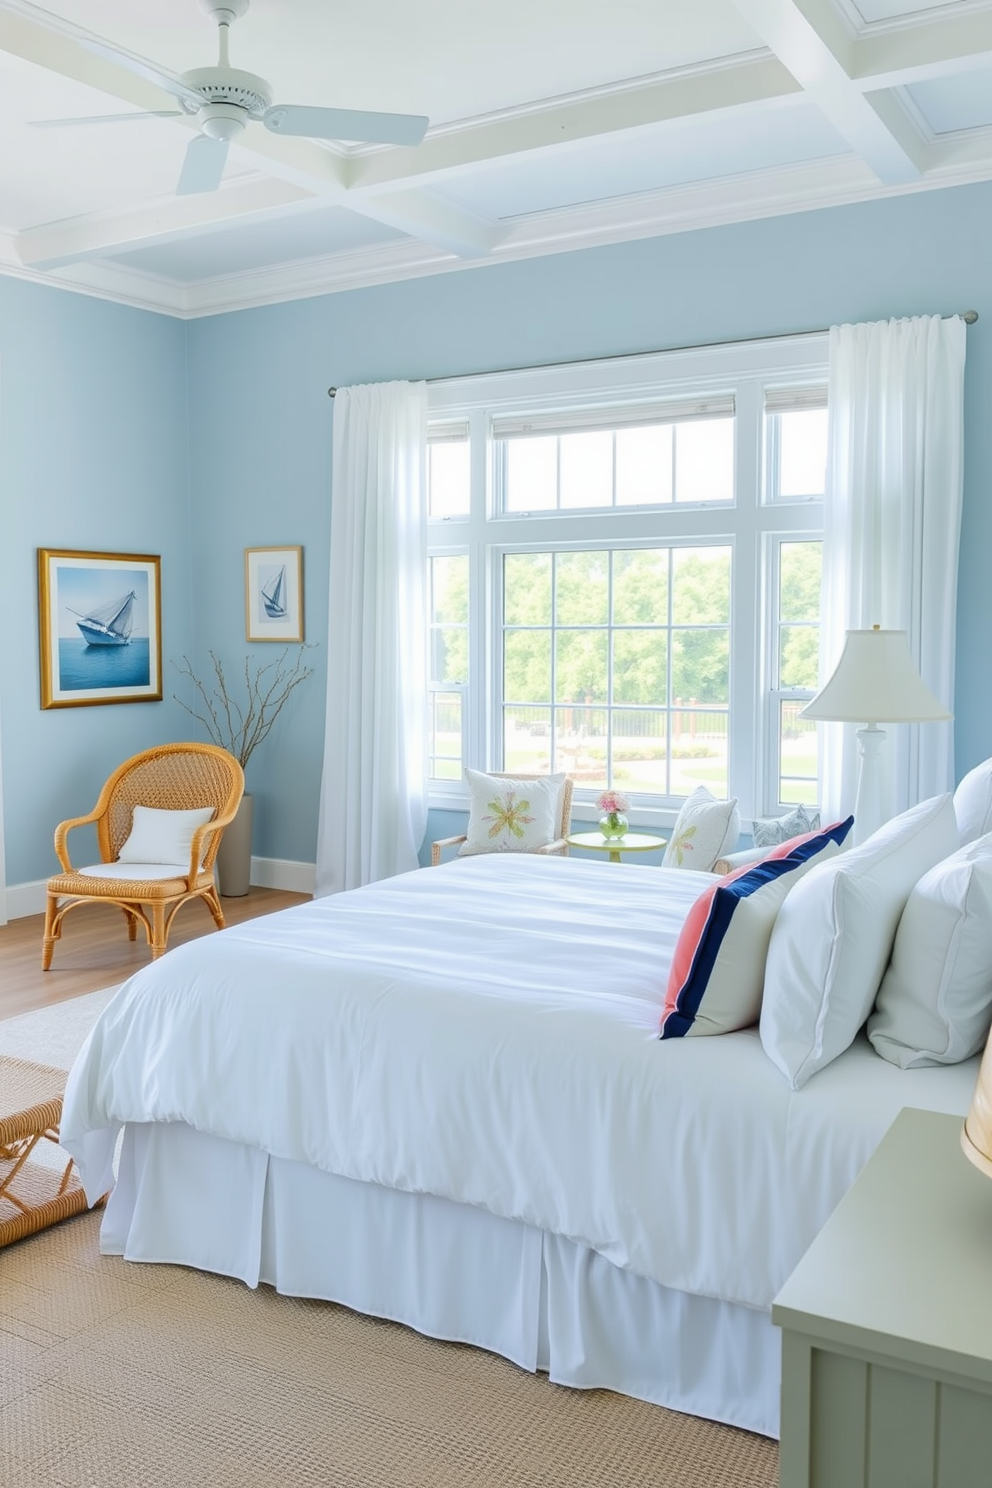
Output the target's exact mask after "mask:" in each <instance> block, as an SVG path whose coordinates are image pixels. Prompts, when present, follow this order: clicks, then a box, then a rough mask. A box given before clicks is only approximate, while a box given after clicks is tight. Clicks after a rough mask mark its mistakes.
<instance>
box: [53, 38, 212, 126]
mask: <svg viewBox="0 0 992 1488" xmlns="http://www.w3.org/2000/svg"><path fill="white" fill-rule="evenodd" d="M76 39H77V41H78V42H79V45H80V46H82V47H85V48H86V50H87V51H88V52H92V53H93V54H94V56H96V57H102V58H103V59H104V61H106V62H113V63H114V65H115V66H116V67H123V68H125V69H126V71H127V72H132V73H134V76H135V77H139V78H143V79H144V81H145V82H146V83H154V84H155V86H156V88H161V89H163V91H164V92H166V93H171V94H172V96H173V98H178V99H179V101H180V103H188V104H189V105H190V107H191V108H192V109H198V108H200V106H201V105H202V103H203V95H202V94H200V93H197V91H196V89H195V88H190V87H188V86H187V85H186V84H185V83H184V82H183V81H182V79H181V78H177V77H174V76H173V75H172V73H171V72H166V71H165V69H164V68H162V67H156V66H155V63H154V62H148V61H146V60H145V58H144V57H137V56H135V54H134V53H133V52H125V51H122V50H121V49H120V48H119V47H115V46H111V44H110V42H109V41H104V40H103V39H102V38H101V37H98V36H90V35H88V34H86V33H85V32H77V33H76Z"/></svg>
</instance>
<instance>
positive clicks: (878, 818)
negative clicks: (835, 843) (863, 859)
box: [851, 723, 885, 847]
mask: <svg viewBox="0 0 992 1488" xmlns="http://www.w3.org/2000/svg"><path fill="white" fill-rule="evenodd" d="M884 743H885V730H884V729H880V728H879V726H878V724H877V723H869V724H868V725H867V727H866V728H859V729H858V753H859V755H860V756H861V766H860V769H859V771H858V795H857V800H856V801H855V803H854V827H853V830H852V832H851V841H852V843H853V845H854V846H855V847H857V846H858V845H859V843H862V842H865V841H867V839H868V838H869V837H871V836H872V835H873V833H875V832H877V831H878V829H879V827H880V826H882V825H883V824H884V821H885V816H884V813H883V809H882V768H881V751H882V745H883V744H884Z"/></svg>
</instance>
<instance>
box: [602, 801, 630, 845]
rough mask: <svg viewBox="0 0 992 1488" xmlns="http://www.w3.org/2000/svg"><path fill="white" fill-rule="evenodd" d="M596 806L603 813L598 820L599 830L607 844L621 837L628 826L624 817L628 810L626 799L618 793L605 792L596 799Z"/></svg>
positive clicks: (628, 805)
mask: <svg viewBox="0 0 992 1488" xmlns="http://www.w3.org/2000/svg"><path fill="white" fill-rule="evenodd" d="M596 805H597V807H598V808H599V810H600V811H601V812H602V813H603V815H602V816H601V817H600V818H599V830H600V831H601V832H602V834H603V836H604V837H605V838H606V840H607V842H613V841H615V840H616V839H617V838H618V837H622V836H623V834H624V833H625V832H626V830H627V828H628V826H629V825H630V823H629V822H628V820H627V816H626V813H627V812H628V811H629V809H630V802H629V801H628V800H627V797H626V796H625V795H623V794H622V792H620V791H616V790H607V791H604V792H603V794H602V795H601V796H598V797H597V798H596Z"/></svg>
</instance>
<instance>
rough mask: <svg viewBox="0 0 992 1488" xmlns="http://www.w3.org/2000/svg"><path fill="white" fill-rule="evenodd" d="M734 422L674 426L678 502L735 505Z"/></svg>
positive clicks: (721, 421) (692, 423)
mask: <svg viewBox="0 0 992 1488" xmlns="http://www.w3.org/2000/svg"><path fill="white" fill-rule="evenodd" d="M733 499H734V420H733V419H732V418H726V419H693V420H692V421H691V422H690V423H686V424H676V425H675V500H676V501H733Z"/></svg>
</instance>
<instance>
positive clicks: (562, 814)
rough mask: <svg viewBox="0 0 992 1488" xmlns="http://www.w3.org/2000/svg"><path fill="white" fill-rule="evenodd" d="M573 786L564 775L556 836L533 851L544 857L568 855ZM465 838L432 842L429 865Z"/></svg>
mask: <svg viewBox="0 0 992 1488" xmlns="http://www.w3.org/2000/svg"><path fill="white" fill-rule="evenodd" d="M491 774H493V775H494V776H495V777H496V779H497V780H544V779H546V776H544V775H521V774H519V773H518V772H517V771H515V770H511V771H509V772H507V771H505V770H493V771H491ZM574 788H575V786H574V782H573V780H572V778H571V776H569V775H566V776H565V780H564V783H563V785H562V788H561V796H560V798H559V801H558V822H557V830H558V836H557V837H556V838H555V840H554V842H543V843H542V844H541V846H540V847H535V848H534V852H536V853H543V854H544V856H545V857H563V858H567V857H568V842H567V841H566V838H567V837H568V831H569V827H570V825H571V821H572V791H573V790H574ZM466 840H467V839H466V837H465V836H464V835H462V836H461V837H442V838H440V840H439V841H437V842H432V843H431V867H432V868H437V866H438V865H439V863H440V862H441V853H442V851H443V849H444V848H446V847H460V846H461V844H462V843H463V842H465V841H466Z"/></svg>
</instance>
